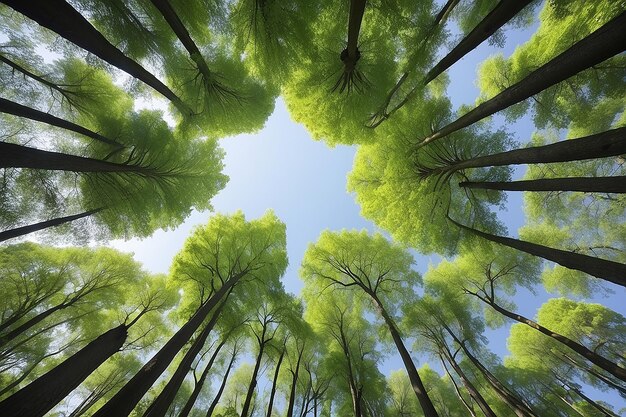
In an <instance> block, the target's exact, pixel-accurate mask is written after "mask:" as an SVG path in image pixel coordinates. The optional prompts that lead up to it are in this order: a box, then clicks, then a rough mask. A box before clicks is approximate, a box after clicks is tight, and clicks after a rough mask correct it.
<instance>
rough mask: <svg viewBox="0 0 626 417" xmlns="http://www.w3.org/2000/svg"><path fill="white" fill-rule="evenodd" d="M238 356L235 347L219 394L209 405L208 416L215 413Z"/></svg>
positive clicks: (218, 391)
mask: <svg viewBox="0 0 626 417" xmlns="http://www.w3.org/2000/svg"><path fill="white" fill-rule="evenodd" d="M236 357H237V348H236V347H235V348H234V349H233V355H232V356H231V357H230V362H228V368H226V372H225V373H224V377H223V378H222V383H221V384H220V388H219V389H218V390H217V394H215V398H213V402H211V405H210V406H209V409H208V410H207V412H206V417H211V416H212V415H213V411H215V407H217V404H218V403H219V402H220V398H222V393H223V392H224V388H225V387H226V381H227V380H228V375H229V374H230V371H231V369H232V368H233V363H234V362H235V358H236Z"/></svg>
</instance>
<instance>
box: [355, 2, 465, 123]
mask: <svg viewBox="0 0 626 417" xmlns="http://www.w3.org/2000/svg"><path fill="white" fill-rule="evenodd" d="M458 3H459V0H448V1H447V2H446V3H445V4H444V5H443V7H442V8H441V10H440V11H439V13H437V16H435V20H434V21H433V23H432V25H431V28H430V30H429V31H428V33H426V34H425V35H424V37H423V38H422V39H420V40H419V42H418V44H417V47H416V48H417V49H419V48H420V47H421V46H422V45H424V44H425V43H427V42H428V41H429V40H430V37H431V36H433V34H434V33H435V30H436V29H437V27H438V26H439V25H441V24H442V23H444V22H445V21H446V19H447V18H448V16H449V15H450V13H452V10H453V9H454V8H455V7H456V5H457V4H458ZM410 73H411V72H410V70H407V71H406V72H405V73H404V74H402V76H401V77H400V79H399V80H398V82H396V85H394V86H393V88H392V89H391V91H389V94H387V97H386V98H385V101H384V103H383V105H382V106H381V107H380V108H379V110H378V111H377V112H376V113H374V114H373V115H372V116H370V119H369V122H368V124H367V126H368V127H370V128H376V127H378V126H379V125H381V124H382V123H383V122H384V121H385V120H387V119H388V118H389V116H391V115H392V114H393V113H395V112H396V111H397V110H399V109H401V108H402V106H404V105H405V104H406V103H407V102H408V101H409V100H410V98H411V97H412V96H413V94H415V92H416V91H417V89H418V86H416V87H414V88H413V89H412V90H411V91H409V93H408V94H407V95H406V96H405V97H404V98H403V99H402V100H401V101H400V103H399V104H397V105H396V106H395V107H394V108H393V109H391V110H389V111H387V108H388V107H389V103H391V100H392V99H393V97H394V96H395V95H396V93H397V92H398V90H399V89H400V87H402V85H403V84H404V83H405V81H406V80H407V79H408V77H409V74H410ZM421 85H422V84H419V86H421ZM424 85H425V83H424Z"/></svg>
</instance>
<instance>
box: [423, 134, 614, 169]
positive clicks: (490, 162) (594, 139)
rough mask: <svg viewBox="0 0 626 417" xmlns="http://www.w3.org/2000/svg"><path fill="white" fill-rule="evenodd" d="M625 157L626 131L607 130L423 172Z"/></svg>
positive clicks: (454, 163)
mask: <svg viewBox="0 0 626 417" xmlns="http://www.w3.org/2000/svg"><path fill="white" fill-rule="evenodd" d="M623 154H626V127H620V128H617V129H612V130H607V131H606V132H602V133H597V134H595V135H590V136H584V137H581V138H576V139H568V140H563V141H560V142H557V143H552V144H550V145H543V146H533V147H530V148H522V149H514V150H512V151H507V152H501V153H496V154H493V155H485V156H478V157H476V158H471V159H467V160H464V161H458V162H452V163H450V164H449V165H444V166H441V167H437V168H421V169H420V173H422V174H424V175H429V176H430V175H438V174H450V173H453V172H456V171H460V170H462V169H467V168H481V167H495V166H504V165H519V164H547V163H554V162H569V161H583V160H586V159H597V158H608V157H612V156H619V155H623Z"/></svg>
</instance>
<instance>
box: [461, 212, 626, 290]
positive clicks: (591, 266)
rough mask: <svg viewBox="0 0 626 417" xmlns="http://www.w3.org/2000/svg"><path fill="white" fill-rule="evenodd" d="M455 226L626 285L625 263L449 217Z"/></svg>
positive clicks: (492, 240)
mask: <svg viewBox="0 0 626 417" xmlns="http://www.w3.org/2000/svg"><path fill="white" fill-rule="evenodd" d="M450 222H452V223H453V224H454V225H455V226H457V227H459V228H461V229H463V230H466V231H468V232H469V233H471V234H473V235H476V236H479V237H481V238H484V239H487V240H489V241H491V242H495V243H498V244H501V245H504V246H508V247H510V248H514V249H517V250H520V251H523V252H526V253H529V254H531V255H535V256H540V257H542V258H544V259H547V260H549V261H552V262H556V263H558V264H559V265H563V266H565V267H567V268H571V269H576V270H579V271H583V272H585V273H587V274H589V275H592V276H594V277H597V278H601V279H604V280H607V281H609V282H612V283H614V284H617V285H621V286H622V287H626V278H624V277H625V276H626V265H624V264H621V263H618V262H613V261H608V260H606V259H600V258H594V257H593V256H588V255H582V254H580V253H575V252H569V251H564V250H560V249H555V248H550V247H548V246H544V245H539V244H537V243H532V242H527V241H524V240H518V239H513V238H510V237H504V236H498V235H493V234H490V233H485V232H481V231H480V230H476V229H473V228H471V227H468V226H465V225H463V224H461V223H457V222H456V221H454V220H452V219H450Z"/></svg>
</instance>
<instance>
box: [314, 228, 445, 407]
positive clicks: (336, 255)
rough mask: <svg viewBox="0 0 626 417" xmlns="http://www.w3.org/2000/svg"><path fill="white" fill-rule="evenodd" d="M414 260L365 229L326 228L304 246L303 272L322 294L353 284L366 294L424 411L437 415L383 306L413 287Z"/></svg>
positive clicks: (400, 249)
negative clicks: (339, 230)
mask: <svg viewBox="0 0 626 417" xmlns="http://www.w3.org/2000/svg"><path fill="white" fill-rule="evenodd" d="M412 263H413V259H412V257H411V256H410V255H409V254H408V253H407V252H406V251H404V250H403V249H402V248H401V247H398V246H393V245H391V244H390V243H389V242H388V241H387V240H386V239H385V238H384V237H383V236H382V235H375V236H373V237H370V236H368V235H367V233H366V232H364V231H362V232H360V233H359V232H355V231H353V232H347V231H343V232H340V233H336V234H333V233H330V232H325V233H322V235H321V236H320V238H319V239H318V241H317V243H316V244H315V245H312V246H310V247H309V248H308V250H307V253H306V254H305V257H304V260H303V264H302V275H303V277H305V278H307V279H311V280H312V281H313V282H312V285H316V286H318V287H319V288H322V290H321V292H323V291H325V290H327V289H329V288H333V289H335V290H338V289H342V288H349V287H352V286H355V287H358V288H359V289H360V290H362V291H363V292H365V294H367V296H368V297H369V298H370V299H371V301H372V303H373V305H374V307H375V308H376V309H377V311H378V314H380V315H381V316H382V318H383V321H384V322H385V325H386V327H387V330H389V332H390V333H391V336H392V338H393V341H394V343H395V345H396V348H397V349H398V352H399V353H400V356H401V358H402V362H403V363H404V366H405V368H406V370H407V373H408V375H409V379H410V380H411V386H412V387H413V390H414V392H415V395H416V397H417V399H418V401H419V403H420V406H421V408H422V410H423V412H424V415H426V416H437V415H438V414H437V411H436V410H435V408H434V406H433V404H432V402H431V400H430V398H429V397H428V394H427V391H426V388H425V387H424V384H423V383H422V380H421V378H420V376H419V374H418V373H417V369H416V367H415V364H414V363H413V360H412V359H411V355H410V353H409V351H408V349H407V348H406V346H405V344H404V342H403V340H402V336H401V334H400V331H399V329H398V326H397V324H396V322H395V320H394V319H393V317H392V316H391V314H390V313H389V311H388V310H387V308H388V306H389V304H390V303H391V307H392V308H394V309H395V308H397V307H396V306H395V305H393V301H391V300H394V299H396V300H397V299H398V298H399V297H400V295H401V294H403V293H407V292H408V293H409V294H410V293H411V292H412V291H414V287H415V285H416V284H417V280H418V276H417V274H416V273H415V272H413V271H412V270H411V265H412ZM315 281H319V283H316V282H315ZM383 300H385V301H386V302H383Z"/></svg>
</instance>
